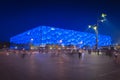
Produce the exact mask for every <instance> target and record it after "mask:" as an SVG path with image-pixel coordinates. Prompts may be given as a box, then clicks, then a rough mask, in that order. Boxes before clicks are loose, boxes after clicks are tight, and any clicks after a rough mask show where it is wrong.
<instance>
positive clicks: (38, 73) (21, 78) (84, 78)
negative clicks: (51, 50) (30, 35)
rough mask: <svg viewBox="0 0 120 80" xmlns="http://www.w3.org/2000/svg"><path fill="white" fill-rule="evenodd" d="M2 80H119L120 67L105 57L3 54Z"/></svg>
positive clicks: (0, 57)
mask: <svg viewBox="0 0 120 80" xmlns="http://www.w3.org/2000/svg"><path fill="white" fill-rule="evenodd" d="M0 80H120V65H119V64H115V63H114V62H113V59H111V58H110V57H108V56H102V55H99V56H98V55H95V54H92V55H89V54H85V55H84V57H82V58H80V59H79V58H78V55H77V54H74V55H60V56H51V55H49V54H35V55H31V56H29V55H28V56H25V57H24V58H22V57H21V56H20V55H8V56H7V55H0Z"/></svg>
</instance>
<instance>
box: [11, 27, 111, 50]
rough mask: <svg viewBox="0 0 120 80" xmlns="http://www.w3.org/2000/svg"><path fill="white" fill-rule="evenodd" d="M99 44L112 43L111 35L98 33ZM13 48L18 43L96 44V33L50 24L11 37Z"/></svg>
mask: <svg viewBox="0 0 120 80" xmlns="http://www.w3.org/2000/svg"><path fill="white" fill-rule="evenodd" d="M98 40H99V41H98V46H99V47H100V46H108V45H111V41H112V40H111V37H110V36H107V35H100V34H99V35H98ZM10 42H11V48H17V47H19V46H17V45H22V44H24V45H26V47H29V46H30V45H33V46H43V45H46V44H61V45H75V46H79V47H82V46H85V45H89V46H91V47H92V46H95V44H96V35H95V34H92V33H87V32H79V31H74V30H66V29H60V28H54V27H49V26H39V27H36V28H34V29H31V30H28V31H26V32H23V33H21V34H18V35H16V36H13V37H11V38H10Z"/></svg>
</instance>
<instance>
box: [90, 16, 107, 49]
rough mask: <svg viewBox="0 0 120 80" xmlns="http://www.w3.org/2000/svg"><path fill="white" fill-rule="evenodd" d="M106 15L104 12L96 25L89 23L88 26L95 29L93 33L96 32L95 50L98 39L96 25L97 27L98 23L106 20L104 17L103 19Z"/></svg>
mask: <svg viewBox="0 0 120 80" xmlns="http://www.w3.org/2000/svg"><path fill="white" fill-rule="evenodd" d="M106 16H107V15H106V14H102V15H101V17H102V19H100V20H99V19H98V20H97V24H96V25H93V26H91V25H89V26H88V27H89V28H93V29H94V30H95V34H96V44H95V47H96V50H98V46H99V45H98V41H99V40H98V27H99V23H100V22H104V21H106V19H105V18H106Z"/></svg>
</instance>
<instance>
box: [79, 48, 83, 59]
mask: <svg viewBox="0 0 120 80" xmlns="http://www.w3.org/2000/svg"><path fill="white" fill-rule="evenodd" d="M81 56H82V51H81V50H78V57H79V59H80V58H81Z"/></svg>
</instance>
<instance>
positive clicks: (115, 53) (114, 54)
mask: <svg viewBox="0 0 120 80" xmlns="http://www.w3.org/2000/svg"><path fill="white" fill-rule="evenodd" d="M4 53H6V55H10V54H16V55H20V56H21V57H22V58H25V56H27V55H29V56H31V55H34V54H50V55H51V56H59V55H63V54H64V55H74V54H78V58H79V59H80V58H81V56H82V55H84V54H85V53H88V54H92V53H96V54H97V55H106V56H109V57H110V58H112V59H113V60H114V62H115V63H117V64H120V50H119V49H117V50H115V49H114V48H106V49H99V50H93V49H45V48H43V49H37V50H24V49H23V50H11V49H8V50H4Z"/></svg>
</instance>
